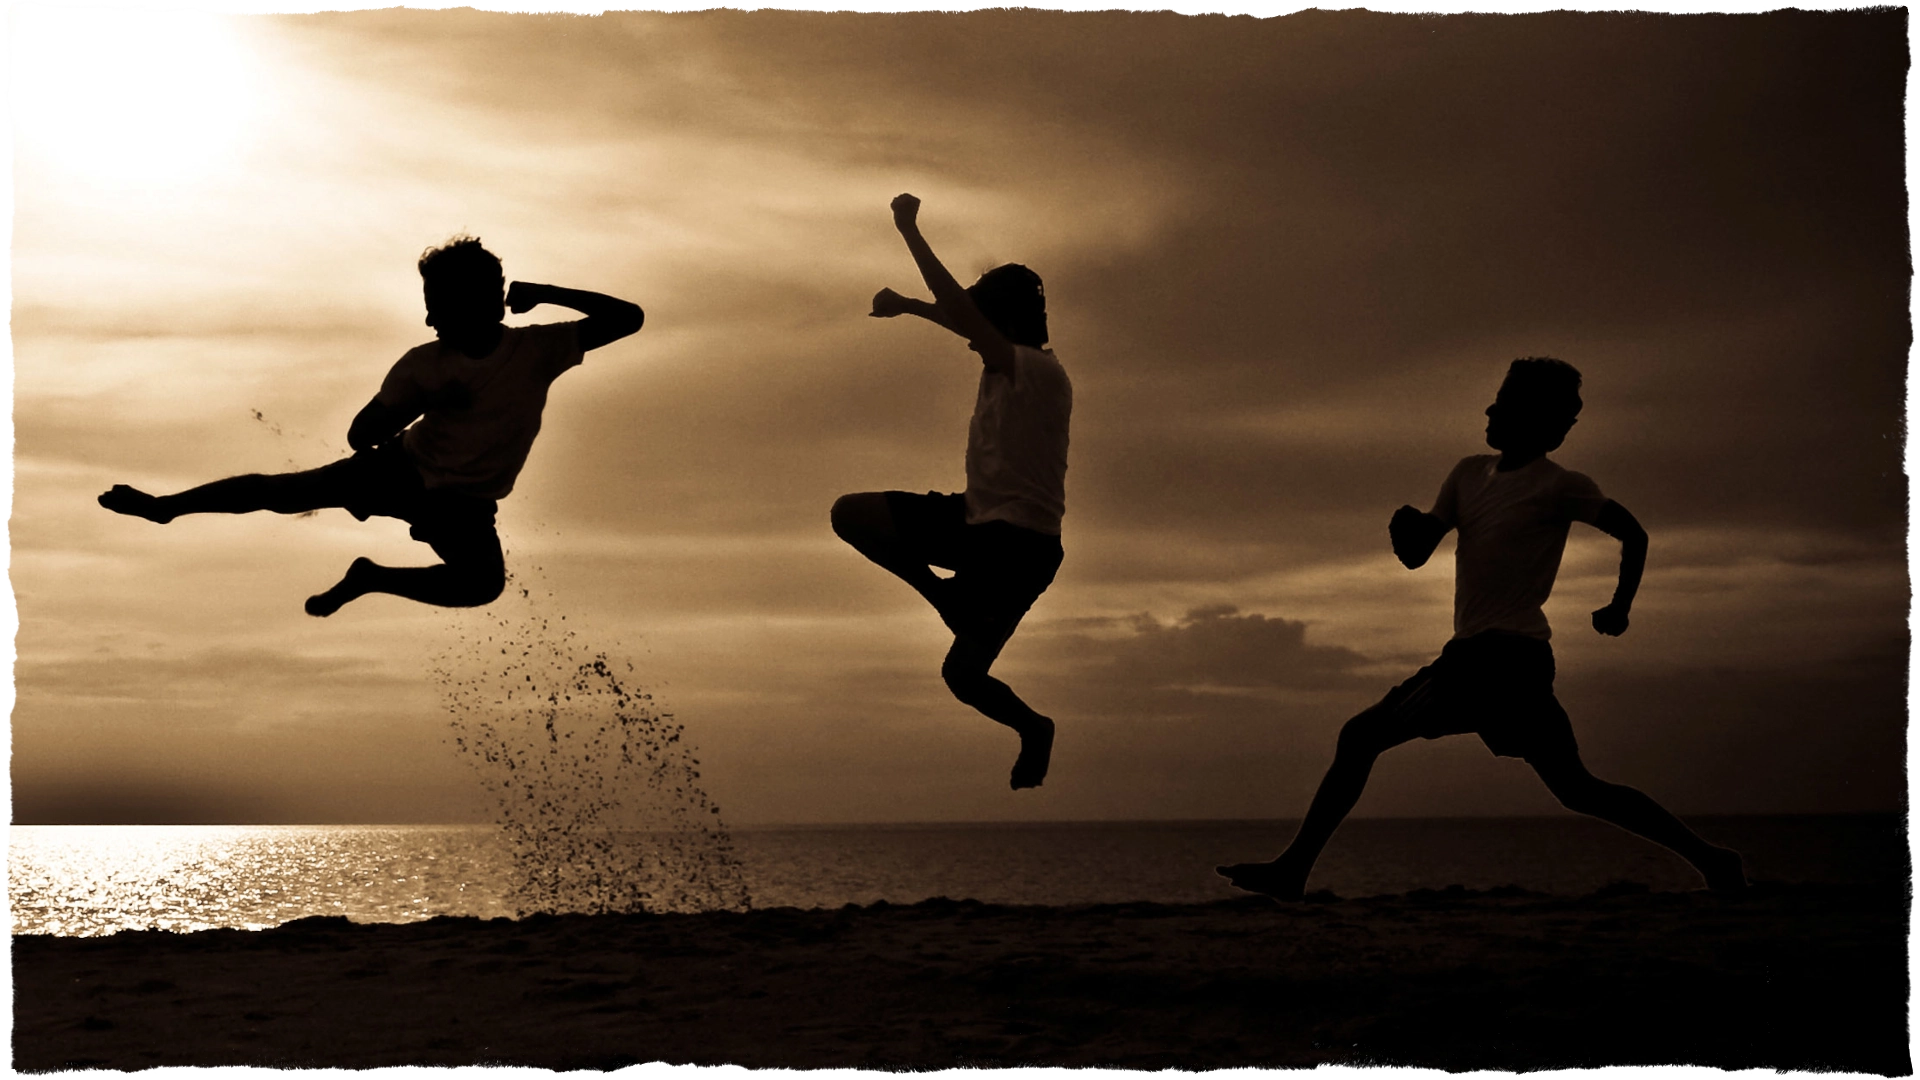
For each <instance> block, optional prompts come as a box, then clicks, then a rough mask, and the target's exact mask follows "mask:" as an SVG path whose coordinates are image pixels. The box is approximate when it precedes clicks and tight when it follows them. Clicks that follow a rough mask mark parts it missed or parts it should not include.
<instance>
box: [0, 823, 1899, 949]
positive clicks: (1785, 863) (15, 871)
mask: <svg viewBox="0 0 1920 1080" xmlns="http://www.w3.org/2000/svg"><path fill="white" fill-rule="evenodd" d="M1694 824H1695V825H1696V827H1697V828H1699V830H1700V831H1701V833H1702V834H1703V835H1706V836H1707V837H1708V838H1709V839H1712V840H1714V841H1716V842H1719V843H1724V844H1730V845H1732V846H1734V847H1737V848H1739V849H1741V850H1742V851H1744V852H1745V853H1746V855H1747V858H1748V866H1749V870H1750V873H1751V875H1752V876H1753V877H1754V878H1755V879H1756V880H1773V881H1820V882H1839V883H1853V882H1881V881H1898V880H1904V879H1906V877H1907V876H1908V860H1907V846H1906V835H1905V831H1904V826H1903V824H1902V822H1901V819H1900V818H1898V817H1895V816H1892V815H1884V816H1824V817H1728V818H1704V819H1700V820H1698V821H1696V822H1694ZM1292 828H1293V826H1292V823H1291V822H1262V821H1251V822H1249V821H1238V822H1130V823H1112V824H1064V825H1062V824H1021V825H927V826H907V825H901V826H868V827H809V828H785V829H743V830H739V831H737V832H735V834H734V840H735V850H736V853H737V855H738V858H739V860H740V866H741V872H742V875H743V877H744V881H745V885H746V887H747V889H748V891H749V893H750V894H751V896H752V897H753V903H754V906H756V907H782V906H795V907H838V906H840V905H842V904H849V903H856V904H867V903H872V902H874V901H876V900H887V901H890V902H894V903H912V902H914V901H917V900H923V899H926V898H928V897H932V896H949V897H954V898H956V899H958V898H973V899H977V900H983V901H987V902H990V903H1013V904H1072V903H1102V902H1119V901H1129V900H1152V901H1160V902H1186V901H1203V900H1211V899H1218V898H1222V897H1226V896H1232V895H1235V894H1234V892H1233V890H1231V889H1230V888H1228V887H1227V886H1226V885H1225V884H1224V883H1222V882H1221V881H1220V880H1219V879H1218V878H1217V877H1215V876H1214V874H1213V872H1212V868H1213V866H1214V865H1215V864H1217V863H1222V862H1240V861H1246V860H1249V859H1255V858H1265V857H1268V856H1271V855H1272V854H1274V853H1275V852H1276V851H1278V849H1279V848H1280V847H1281V846H1283V845H1284V844H1285V842H1286V839H1287V838H1288V837H1289V836H1290V835H1291V834H1292ZM528 872H529V871H528V869H527V867H526V865H525V860H524V858H523V857H521V858H516V855H515V852H514V850H513V848H512V845H511V843H510V842H509V840H508V839H507V837H506V836H505V835H504V834H503V833H502V832H501V831H500V830H498V829H495V828H492V827H485V826H391V827H380V826H240V825H209V826H14V827H13V828H12V829H11V830H10V833H9V839H8V874H9V880H8V896H9V899H10V901H11V905H12V913H13V930H14V932H15V933H29V934H66V935H91V934H103V933H112V932H113V931H116V930H121V929H135V928H150V927H157V928H163V929H168V930H177V931H188V930H196V929H204V928H209V927H248V928H262V927H268V926H274V925H277V924H279V923H282V922H286V921H288V920H290V919H296V918H301V917H303V916H308V915H344V916H347V917H348V918H352V919H356V920H360V921H368V922H406V921H411V920H416V919H424V918H429V917H431V916H434V915H474V916H480V917H483V918H490V917H502V916H511V915H512V914H513V913H514V910H515V903H516V902H517V901H516V897H517V896H524V882H522V881H520V880H519V875H524V874H526V873H528ZM1615 881H1637V882H1641V883H1643V884H1646V885H1648V886H1650V887H1652V888H1655V889H1689V888H1695V887H1697V885H1698V882H1697V881H1696V879H1695V878H1694V876H1693V874H1692V872H1691V871H1690V870H1689V869H1688V868H1687V866H1686V864H1684V863H1682V862H1680V861H1679V860H1678V859H1676V858H1674V857H1673V856H1672V855H1669V854H1668V853H1666V852H1665V851H1663V850H1661V849H1660V848H1657V847H1654V846H1652V845H1650V844H1646V843H1644V842H1642V841H1639V840H1636V839H1634V838H1633V837H1630V836H1627V835H1626V834H1624V833H1621V832H1619V831H1618V830H1616V829H1613V828H1611V827H1609V826H1606V825H1602V824H1599V823H1597V822H1593V821H1588V820H1585V819H1581V818H1576V817H1572V816H1568V817H1563V818H1519V819H1451V820H1424V821H1412V820H1399V821H1393V820H1357V821H1350V822H1348V823H1347V824H1346V826H1344V827H1343V828H1342V829H1341V831H1340V834H1339V835H1338V836H1336V837H1335V838H1334V842H1333V845H1332V846H1331V847H1330V848H1328V850H1327V854H1326V856H1325V858H1324V859H1323V860H1322V862H1321V864H1320V866H1319V867H1318V868H1317V869H1316V873H1315V877H1314V880H1313V883H1312V887H1313V888H1315V889H1330V890H1332V891H1333V892H1335V893H1338V894H1340V895H1342V896H1370V895H1379V894H1384V893H1399V892H1407V891H1409V890H1412V889H1420V888H1444V887H1445V886H1448V885H1455V884H1458V885H1464V886H1466V887H1468V888H1491V887H1494V886H1497V885H1508V884H1512V885H1519V886H1522V887H1524V888H1528V889H1533V890H1536V891H1539V892H1548V893H1558V894H1563V895H1581V894H1584V893H1587V892H1591V891H1592V890H1594V889H1597V888H1599V887H1601V886H1603V885H1606V884H1609V883H1611V882H1615Z"/></svg>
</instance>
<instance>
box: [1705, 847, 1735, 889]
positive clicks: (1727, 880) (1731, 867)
mask: <svg viewBox="0 0 1920 1080" xmlns="http://www.w3.org/2000/svg"><path fill="white" fill-rule="evenodd" d="M1697 869H1698V870H1699V871H1700V876H1702V877H1704V878H1706V879H1707V888H1709V889H1712V890H1713V891H1714V892H1717V893H1737V892H1744V891H1746V888H1747V867H1746V863H1745V862H1744V861H1743V860H1742V859H1741V858H1740V853H1739V852H1737V851H1735V850H1733V849H1732V848H1715V849H1714V853H1713V855H1712V856H1711V857H1710V859H1709V860H1708V862H1706V863H1705V864H1704V865H1702V866H1700V867H1698V868H1697Z"/></svg>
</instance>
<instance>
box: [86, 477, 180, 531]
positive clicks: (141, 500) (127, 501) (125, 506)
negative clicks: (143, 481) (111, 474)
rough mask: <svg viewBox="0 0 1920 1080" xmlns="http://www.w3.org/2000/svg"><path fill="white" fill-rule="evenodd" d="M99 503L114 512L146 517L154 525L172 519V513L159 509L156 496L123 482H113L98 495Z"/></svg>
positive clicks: (158, 501) (163, 523)
mask: <svg viewBox="0 0 1920 1080" xmlns="http://www.w3.org/2000/svg"><path fill="white" fill-rule="evenodd" d="M100 505H101V506H104V507H106V508H107V509H109V510H111V511H113V512H114V513H116V514H125V515H127V516H128V517H137V518H146V519H147V520H148V521H151V522H153V523H154V524H155V525H165V524H166V523H167V522H169V521H172V520H173V515H172V514H168V513H165V512H163V511H162V510H161V509H160V499H159V497H158V496H155V495H149V494H147V493H146V492H144V491H141V490H140V489H139V488H132V487H128V486H127V485H125V484H115V485H113V486H112V487H110V488H108V489H107V490H106V491H105V492H104V493H102V494H101V496H100Z"/></svg>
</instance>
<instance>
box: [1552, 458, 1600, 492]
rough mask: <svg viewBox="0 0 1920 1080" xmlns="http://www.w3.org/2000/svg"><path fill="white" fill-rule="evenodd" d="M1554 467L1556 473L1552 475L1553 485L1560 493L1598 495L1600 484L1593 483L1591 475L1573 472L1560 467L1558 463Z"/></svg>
mask: <svg viewBox="0 0 1920 1080" xmlns="http://www.w3.org/2000/svg"><path fill="white" fill-rule="evenodd" d="M1554 468H1555V469H1556V470H1558V475H1556V476H1555V477H1554V487H1555V488H1557V489H1558V490H1559V491H1560V492H1561V493H1562V494H1565V495H1579V496H1586V497H1593V496H1598V495H1599V494H1600V485H1599V484H1597V483H1595V482H1594V480H1593V477H1591V476H1588V475H1587V474H1586V473H1581V472H1574V471H1573V470H1572V469H1562V468H1560V466H1558V465H1555V466H1554Z"/></svg>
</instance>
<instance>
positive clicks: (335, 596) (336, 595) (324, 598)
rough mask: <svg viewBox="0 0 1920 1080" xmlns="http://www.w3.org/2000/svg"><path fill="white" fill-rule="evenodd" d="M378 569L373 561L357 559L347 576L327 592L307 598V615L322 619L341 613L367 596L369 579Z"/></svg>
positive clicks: (348, 570) (350, 566)
mask: <svg viewBox="0 0 1920 1080" xmlns="http://www.w3.org/2000/svg"><path fill="white" fill-rule="evenodd" d="M375 568H376V566H375V563H374V561H373V560H372V559H355V560H353V563H352V564H351V565H349V566H348V567H347V575H346V576H345V577H343V578H341V579H340V581H339V583H338V584H336V585H335V586H334V587H333V588H331V589H328V590H327V591H326V592H323V593H317V594H315V595H313V596H309V597H307V614H309V615H318V616H319V617H321V618H323V619H324V618H326V617H327V616H329V615H331V614H333V613H334V612H336V611H339V610H340V609H341V608H342V607H345V606H346V605H347V604H348V603H350V602H352V601H354V600H358V599H360V598H361V597H363V596H365V595H367V578H368V576H369V575H370V574H371V572H372V571H373V570H374V569H375Z"/></svg>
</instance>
